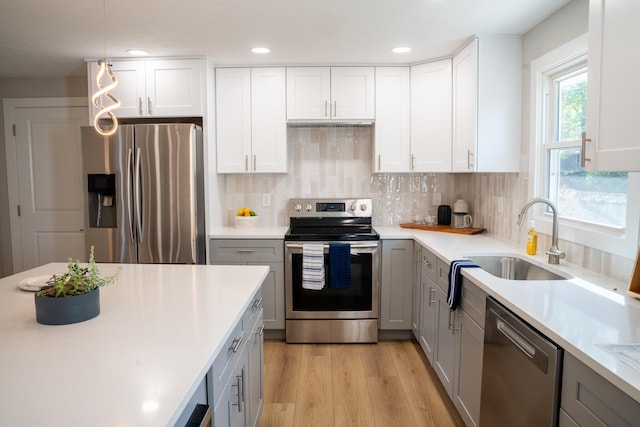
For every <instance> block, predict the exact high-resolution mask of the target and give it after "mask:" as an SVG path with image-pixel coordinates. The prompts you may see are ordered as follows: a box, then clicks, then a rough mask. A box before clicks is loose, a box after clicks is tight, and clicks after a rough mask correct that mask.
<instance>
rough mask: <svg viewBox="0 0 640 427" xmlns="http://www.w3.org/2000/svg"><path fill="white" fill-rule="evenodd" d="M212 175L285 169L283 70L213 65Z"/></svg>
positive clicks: (283, 170)
mask: <svg viewBox="0 0 640 427" xmlns="http://www.w3.org/2000/svg"><path fill="white" fill-rule="evenodd" d="M216 136H217V144H216V145H217V154H218V158H217V163H218V173H250V172H264V173H273V172H286V171H287V130H286V110H285V69H284V68H218V69H216Z"/></svg>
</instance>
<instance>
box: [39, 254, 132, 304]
mask: <svg viewBox="0 0 640 427" xmlns="http://www.w3.org/2000/svg"><path fill="white" fill-rule="evenodd" d="M67 269H68V271H67V272H66V273H64V274H61V275H60V276H56V275H54V276H53V277H51V279H49V281H48V282H47V285H46V286H45V287H43V288H42V289H40V291H38V293H37V295H38V296H46V297H53V298H61V297H70V296H74V295H81V294H85V293H87V292H91V291H94V290H95V289H97V288H99V287H101V286H106V285H108V284H110V283H113V282H114V281H115V280H116V278H117V277H118V275H119V274H120V270H119V269H118V272H117V273H116V274H114V275H113V276H109V277H101V276H100V273H99V272H98V266H97V265H96V261H95V257H94V255H93V246H91V251H90V252H89V264H88V266H87V267H81V266H80V262H79V261H77V260H76V261H75V262H73V261H72V260H71V258H69V261H68V264H67Z"/></svg>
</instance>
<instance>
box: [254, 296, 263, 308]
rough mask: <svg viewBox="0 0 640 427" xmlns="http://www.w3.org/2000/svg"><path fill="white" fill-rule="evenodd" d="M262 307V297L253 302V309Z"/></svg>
mask: <svg viewBox="0 0 640 427" xmlns="http://www.w3.org/2000/svg"><path fill="white" fill-rule="evenodd" d="M261 305H262V297H260V298H259V299H257V300H254V301H253V305H252V307H253V308H258V307H260V306H261Z"/></svg>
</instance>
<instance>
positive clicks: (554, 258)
mask: <svg viewBox="0 0 640 427" xmlns="http://www.w3.org/2000/svg"><path fill="white" fill-rule="evenodd" d="M536 203H545V204H547V205H549V207H550V208H551V212H552V213H553V230H552V234H551V247H550V248H549V250H548V251H547V252H545V253H546V254H547V255H548V256H549V261H548V262H549V264H560V259H561V258H564V257H565V256H566V253H564V252H563V251H561V250H560V249H558V209H557V208H556V206H555V205H554V204H553V203H551V201H550V200H547V199H542V198H540V197H535V198H533V199H531V200H529V201H528V202H527V204H526V205H524V207H523V208H522V210H521V211H520V213H519V214H518V225H522V224H523V223H524V219H525V217H526V216H527V210H529V208H530V207H531V205H534V204H536Z"/></svg>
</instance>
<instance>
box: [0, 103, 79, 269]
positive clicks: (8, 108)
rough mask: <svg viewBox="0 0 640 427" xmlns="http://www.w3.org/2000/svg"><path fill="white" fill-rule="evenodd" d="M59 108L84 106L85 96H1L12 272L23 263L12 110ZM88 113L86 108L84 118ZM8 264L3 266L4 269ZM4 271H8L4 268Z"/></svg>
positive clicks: (13, 111)
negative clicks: (2, 97)
mask: <svg viewBox="0 0 640 427" xmlns="http://www.w3.org/2000/svg"><path fill="white" fill-rule="evenodd" d="M47 107H50V108H59V107H87V108H88V102H87V98H84V97H52V98H4V99H3V111H4V118H3V120H4V121H3V123H4V144H5V150H6V163H7V164H6V166H7V187H8V188H7V192H8V196H9V197H8V200H9V224H10V227H11V242H10V243H11V259H12V272H16V271H20V270H21V269H22V268H21V266H22V265H23V259H22V238H21V236H20V234H21V232H20V217H19V216H18V208H17V206H18V205H19V204H20V197H19V193H18V168H17V147H16V137H15V136H14V135H13V127H14V126H13V125H14V124H15V112H16V110H17V109H19V108H47ZM88 117H89V113H88V110H87V118H88ZM6 267H7V266H6V265H5V268H6ZM5 273H8V272H6V271H5Z"/></svg>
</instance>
